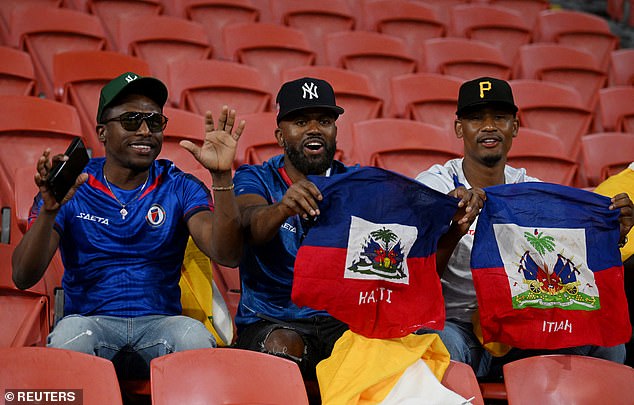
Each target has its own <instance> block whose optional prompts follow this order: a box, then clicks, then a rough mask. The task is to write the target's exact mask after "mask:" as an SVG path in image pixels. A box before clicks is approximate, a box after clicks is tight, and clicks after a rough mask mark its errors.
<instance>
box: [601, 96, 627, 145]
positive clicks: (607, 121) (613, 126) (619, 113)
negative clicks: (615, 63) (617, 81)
mask: <svg viewBox="0 0 634 405" xmlns="http://www.w3.org/2000/svg"><path fill="white" fill-rule="evenodd" d="M599 111H600V114H601V125H602V127H603V130H604V131H617V132H619V131H620V132H630V133H632V135H634V86H615V87H606V88H604V89H601V90H599Z"/></svg>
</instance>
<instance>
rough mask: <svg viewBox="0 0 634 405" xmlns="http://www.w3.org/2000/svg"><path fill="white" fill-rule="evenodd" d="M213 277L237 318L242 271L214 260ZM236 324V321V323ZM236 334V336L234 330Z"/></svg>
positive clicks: (232, 316) (230, 310)
mask: <svg viewBox="0 0 634 405" xmlns="http://www.w3.org/2000/svg"><path fill="white" fill-rule="evenodd" d="M212 266H213V279H214V282H215V283H216V286H217V287H218V289H219V290H220V294H222V298H223V299H224V301H225V304H226V305H227V308H228V309H229V314H230V315H231V319H235V317H236V313H237V312H238V305H239V304H240V294H241V288H242V287H241V285H240V271H239V270H238V269H237V268H234V267H226V266H222V265H219V264H217V263H214V262H212ZM234 326H235V323H234ZM234 336H236V334H235V331H234Z"/></svg>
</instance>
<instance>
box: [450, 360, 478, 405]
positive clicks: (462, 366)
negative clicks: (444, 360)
mask: <svg viewBox="0 0 634 405" xmlns="http://www.w3.org/2000/svg"><path fill="white" fill-rule="evenodd" d="M441 383H442V385H444V386H445V387H447V388H449V389H450V390H452V391H454V392H455V393H457V394H459V395H460V396H462V397H463V398H466V399H469V398H472V399H471V402H470V403H471V404H473V405H484V399H483V398H482V393H481V392H480V386H479V385H478V379H477V378H476V375H475V373H474V372H473V369H472V368H471V366H470V365H468V364H466V363H460V362H458V361H455V360H451V361H450V362H449V367H447V370H445V374H444V375H443V377H442V381H441Z"/></svg>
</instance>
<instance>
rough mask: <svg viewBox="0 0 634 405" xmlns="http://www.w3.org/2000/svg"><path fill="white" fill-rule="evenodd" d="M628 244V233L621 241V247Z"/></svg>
mask: <svg viewBox="0 0 634 405" xmlns="http://www.w3.org/2000/svg"><path fill="white" fill-rule="evenodd" d="M626 244H627V235H625V239H623V242H619V248H622V247H623V246H625V245H626Z"/></svg>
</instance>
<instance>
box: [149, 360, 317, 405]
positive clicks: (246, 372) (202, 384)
mask: <svg viewBox="0 0 634 405" xmlns="http://www.w3.org/2000/svg"><path fill="white" fill-rule="evenodd" d="M150 381H151V386H152V403H153V404H154V405H167V404H179V403H182V404H196V403H205V404H223V403H232V404H270V405H276V404H278V405H286V404H297V405H302V404H308V397H307V395H306V390H305V388H304V383H303V381H302V376H301V373H300V371H299V367H297V364H295V363H294V362H292V361H290V360H286V359H283V358H281V357H276V356H273V355H270V354H265V353H260V352H255V351H250V350H241V349H230V348H223V349H198V350H187V351H183V352H176V353H172V354H168V355H166V356H161V357H157V358H155V359H153V360H152V362H151V363H150Z"/></svg>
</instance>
